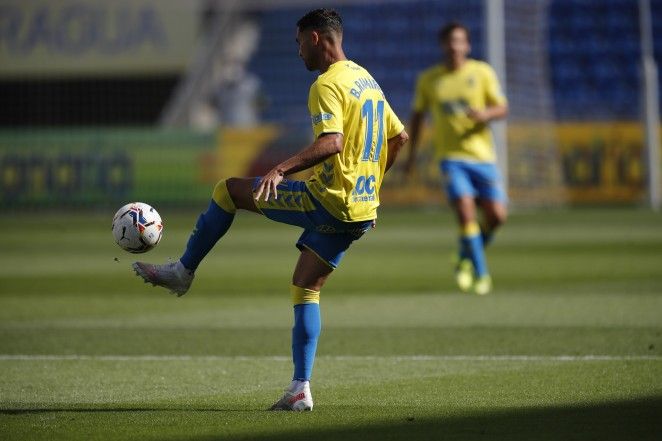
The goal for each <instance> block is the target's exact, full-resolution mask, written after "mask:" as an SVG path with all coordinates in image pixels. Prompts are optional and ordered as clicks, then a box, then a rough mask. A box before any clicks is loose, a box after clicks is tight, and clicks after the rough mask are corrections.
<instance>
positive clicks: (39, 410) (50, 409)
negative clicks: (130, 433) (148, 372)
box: [0, 407, 255, 415]
mask: <svg viewBox="0 0 662 441" xmlns="http://www.w3.org/2000/svg"><path fill="white" fill-rule="evenodd" d="M58 412H75V413H139V412H237V413H240V412H246V413H255V410H254V409H246V408H242V409H220V408H213V407H201V408H194V407H179V408H176V407H34V408H13V409H0V415H28V414H39V413H44V414H46V413H58Z"/></svg>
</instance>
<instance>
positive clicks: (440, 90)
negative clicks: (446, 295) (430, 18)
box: [405, 22, 508, 295]
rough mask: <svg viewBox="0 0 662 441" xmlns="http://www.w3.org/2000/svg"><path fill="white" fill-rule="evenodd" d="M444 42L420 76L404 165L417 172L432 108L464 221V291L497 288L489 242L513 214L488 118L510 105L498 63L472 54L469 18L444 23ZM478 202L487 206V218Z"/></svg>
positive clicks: (460, 267)
mask: <svg viewBox="0 0 662 441" xmlns="http://www.w3.org/2000/svg"><path fill="white" fill-rule="evenodd" d="M439 43H440V45H441V49H442V50H443V53H444V60H443V62H442V63H441V64H438V65H436V66H433V67H430V68H428V69H427V70H425V71H423V72H422V73H421V74H420V76H419V77H418V80H417V84H416V91H415V96H414V103H413V113H412V116H411V123H410V131H411V142H410V145H411V149H410V151H409V157H408V160H407V163H406V165H405V173H406V174H408V175H410V174H411V173H412V170H413V168H414V164H415V160H416V147H417V144H418V141H419V135H420V133H421V126H422V124H423V120H424V116H425V114H426V113H427V112H430V113H431V114H432V122H433V126H434V144H435V146H436V150H437V153H436V158H437V159H438V160H440V161H441V162H440V168H441V173H442V176H443V181H444V185H445V189H446V195H447V197H448V201H449V203H450V204H451V206H452V207H453V209H454V210H455V212H456V214H457V218H458V221H459V224H460V244H459V253H458V259H457V265H456V268H455V278H456V281H457V284H458V286H459V287H460V289H461V290H462V291H465V292H466V291H468V290H470V289H472V288H473V290H474V291H475V292H476V293H477V294H481V295H482V294H487V293H489V292H490V291H491V290H492V279H491V277H490V274H489V271H488V268H487V263H486V260H485V252H484V248H485V246H486V245H488V244H489V243H490V242H491V240H492V237H493V235H494V231H495V229H496V228H497V227H498V226H499V225H501V224H503V223H504V222H505V220H506V216H507V208H506V194H505V191H504V189H503V185H502V183H501V177H500V175H499V170H498V168H497V166H496V163H495V161H496V156H495V152H494V145H493V141H492V134H491V132H490V129H489V126H488V123H489V122H490V121H492V120H495V119H499V118H503V117H505V116H506V115H507V113H508V105H507V102H506V98H505V96H504V95H503V94H502V92H501V87H500V86H499V82H498V80H497V77H496V74H495V73H494V71H493V70H492V68H491V67H490V66H489V65H488V64H487V63H484V62H482V61H477V60H473V59H471V58H468V55H469V52H470V51H471V45H470V37H469V31H468V29H467V28H466V27H465V26H464V25H462V24H460V23H457V22H453V23H449V24H447V25H445V26H444V27H443V28H442V29H441V30H440V31H439ZM477 205H478V206H479V207H480V208H482V210H483V214H484V220H483V223H482V225H480V226H479V223H478V220H477V216H476V206H477Z"/></svg>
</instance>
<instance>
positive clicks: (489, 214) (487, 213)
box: [478, 199, 508, 246]
mask: <svg viewBox="0 0 662 441" xmlns="http://www.w3.org/2000/svg"><path fill="white" fill-rule="evenodd" d="M478 203H479V205H480V208H481V209H482V210H483V216H484V219H483V223H482V224H481V226H480V232H481V235H482V237H483V245H485V246H487V245H489V244H490V243H491V242H492V240H493V239H494V233H495V232H496V230H497V229H498V228H499V227H500V226H502V225H503V224H504V223H505V222H506V219H508V207H507V206H506V204H505V203H504V202H502V201H501V200H498V199H497V200H492V199H479V201H478Z"/></svg>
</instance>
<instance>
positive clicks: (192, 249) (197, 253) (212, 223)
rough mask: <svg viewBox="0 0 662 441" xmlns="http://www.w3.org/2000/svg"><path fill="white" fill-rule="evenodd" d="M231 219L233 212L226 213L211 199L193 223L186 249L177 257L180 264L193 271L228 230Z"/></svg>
mask: <svg viewBox="0 0 662 441" xmlns="http://www.w3.org/2000/svg"><path fill="white" fill-rule="evenodd" d="M233 219H234V213H228V212H227V211H225V210H223V209H222V208H221V207H219V206H218V204H217V203H216V202H214V200H212V201H211V202H210V203H209V208H207V211H206V212H204V213H202V214H201V215H200V217H199V218H198V222H197V223H196V224H195V229H194V230H193V233H191V236H190V237H189V240H188V243H187V244H186V251H184V255H183V256H182V257H181V258H180V259H179V260H180V262H182V265H184V267H186V268H187V269H190V270H192V271H195V270H196V269H197V268H198V265H199V264H200V262H202V259H204V257H205V256H206V255H207V253H208V252H209V251H210V250H211V249H212V248H213V247H214V245H215V244H216V242H218V240H219V239H220V238H221V237H223V235H224V234H225V233H226V232H227V231H228V228H230V225H232V220H233Z"/></svg>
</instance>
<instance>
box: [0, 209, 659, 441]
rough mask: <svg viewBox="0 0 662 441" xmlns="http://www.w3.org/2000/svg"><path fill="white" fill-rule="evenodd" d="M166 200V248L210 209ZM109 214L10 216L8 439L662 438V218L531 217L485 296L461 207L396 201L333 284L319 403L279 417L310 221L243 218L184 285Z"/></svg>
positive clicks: (2, 265)
mask: <svg viewBox="0 0 662 441" xmlns="http://www.w3.org/2000/svg"><path fill="white" fill-rule="evenodd" d="M157 208H158V207H157ZM160 211H161V214H162V215H163V217H164V220H165V235H164V239H163V241H162V243H161V244H160V245H159V247H158V248H157V249H156V250H154V251H152V252H150V253H149V254H147V255H145V256H143V258H144V259H146V260H150V261H164V260H165V259H166V258H167V257H169V256H172V257H174V258H176V257H178V256H179V254H180V251H181V249H182V246H183V244H184V243H185V240H186V238H187V236H188V234H189V229H190V227H191V226H192V224H193V222H194V221H195V218H196V217H197V214H196V213H187V212H183V213H182V212H169V210H167V209H162V210H160ZM112 214H113V213H112V212H108V213H93V214H89V213H86V212H77V213H75V214H74V215H64V214H47V215H42V214H19V215H11V214H8V213H4V214H0V250H1V252H0V439H2V440H33V439H34V440H38V439H39V440H46V439H47V440H93V439H99V440H131V439H135V440H191V441H203V440H213V439H259V440H299V439H300V440H343V441H346V440H372V439H374V440H388V439H407V440H417V439H443V440H473V439H479V440H482V439H484V440H495V439H499V440H509V441H512V440H605V439H632V440H659V439H662V216H661V215H659V214H653V213H650V212H647V211H640V210H626V209H613V210H568V211H551V212H550V211H545V212H519V213H517V214H515V215H513V216H512V218H511V220H510V222H509V224H508V225H507V226H506V228H505V229H504V230H503V231H502V232H501V234H500V235H499V236H498V237H497V240H496V243H495V244H494V246H493V247H492V248H490V249H489V251H488V257H489V262H490V264H491V270H492V274H493V277H494V280H495V292H494V293H493V294H491V295H489V296H486V297H477V296H473V295H466V294H465V295H463V294H460V293H458V292H456V290H455V289H454V286H453V283H452V277H451V265H450V257H451V254H452V251H453V248H454V245H455V240H456V239H455V234H456V233H455V226H454V221H453V219H452V217H451V215H450V213H448V212H447V211H441V210H431V211H412V212H401V211H388V210H384V211H383V212H382V213H381V217H380V219H379V222H378V226H377V228H376V229H375V230H374V231H372V232H370V233H369V234H368V235H367V236H366V237H365V238H363V239H362V240H361V241H359V242H358V243H356V244H355V245H354V246H353V248H352V249H351V250H350V252H349V253H348V254H347V256H346V258H345V260H344V261H343V262H342V265H341V267H340V268H339V269H338V271H336V273H335V274H333V275H332V277H331V279H330V280H329V283H328V284H327V286H326V287H325V289H324V290H323V291H322V302H321V306H322V314H323V324H324V327H323V330H322V336H321V340H320V344H319V348H318V359H317V362H316V366H315V372H314V378H313V383H312V388H313V389H312V390H313V396H314V399H315V410H314V411H313V412H312V413H306V414H292V413H273V412H266V411H265V409H266V408H267V407H268V406H269V405H270V404H272V402H273V401H274V400H276V399H277V398H278V397H279V395H280V393H281V391H282V388H283V387H285V386H286V385H287V384H288V382H289V379H290V375H291V362H290V360H289V345H290V341H289V334H290V327H291V321H292V317H291V304H290V300H289V293H288V284H289V280H290V276H291V271H292V268H293V265H294V263H295V260H296V257H297V251H296V249H295V248H294V246H293V243H294V241H295V239H296V237H297V234H298V230H297V229H296V228H293V227H288V226H284V225H278V224H275V223H273V222H269V221H267V220H265V219H261V218H260V217H258V216H255V215H250V214H243V215H239V216H238V217H237V219H236V220H235V225H234V226H233V228H232V229H231V230H230V233H229V234H228V236H227V237H226V238H224V239H223V240H222V241H221V242H220V244H219V246H217V247H216V248H215V249H214V250H213V251H212V253H211V254H210V256H209V257H208V259H207V260H206V261H205V262H204V264H203V266H202V267H201V268H200V270H199V271H198V275H197V278H196V281H195V283H194V286H193V288H192V290H191V291H190V292H189V293H188V294H187V295H186V296H184V297H182V298H179V299H178V298H175V297H173V296H171V295H169V294H167V293H166V292H165V291H162V290H159V289H157V288H153V287H151V286H148V285H145V284H143V283H141V281H140V280H139V279H138V278H137V277H135V276H134V275H133V273H132V272H131V271H130V270H129V264H130V263H131V262H132V260H133V258H134V256H131V255H129V254H127V253H124V252H122V251H121V250H120V249H119V248H117V246H116V245H115V244H114V243H113V241H112V238H111V233H110V220H111V216H112ZM115 258H117V261H116V260H115Z"/></svg>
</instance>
